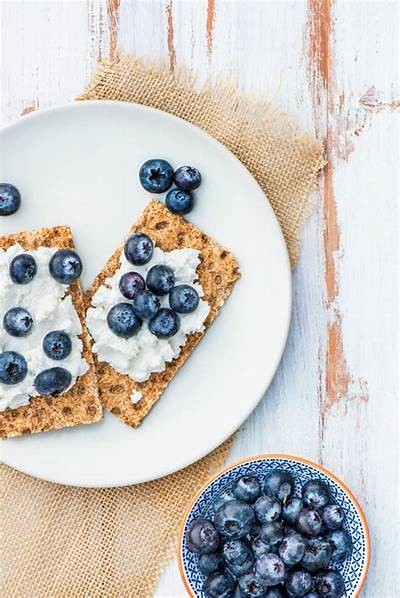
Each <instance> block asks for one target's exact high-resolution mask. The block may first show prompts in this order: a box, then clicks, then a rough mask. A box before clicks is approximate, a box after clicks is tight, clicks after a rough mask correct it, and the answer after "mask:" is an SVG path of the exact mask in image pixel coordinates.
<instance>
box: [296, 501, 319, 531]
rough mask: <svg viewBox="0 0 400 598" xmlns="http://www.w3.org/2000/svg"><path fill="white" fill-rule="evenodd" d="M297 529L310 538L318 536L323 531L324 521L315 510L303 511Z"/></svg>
mask: <svg viewBox="0 0 400 598" xmlns="http://www.w3.org/2000/svg"><path fill="white" fill-rule="evenodd" d="M297 529H298V530H299V532H301V533H302V534H307V535H308V536H318V535H319V534H320V533H321V530H322V519H321V515H320V514H319V512H318V511H316V510H314V509H307V508H305V509H302V510H301V511H300V515H299V518H298V520H297Z"/></svg>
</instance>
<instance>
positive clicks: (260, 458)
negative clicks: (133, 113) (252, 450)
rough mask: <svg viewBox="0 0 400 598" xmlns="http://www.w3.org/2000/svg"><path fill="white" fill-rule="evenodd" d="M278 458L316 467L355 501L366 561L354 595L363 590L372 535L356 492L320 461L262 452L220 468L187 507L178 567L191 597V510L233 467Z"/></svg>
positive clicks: (181, 531)
mask: <svg viewBox="0 0 400 598" xmlns="http://www.w3.org/2000/svg"><path fill="white" fill-rule="evenodd" d="M276 459H281V460H285V461H289V462H292V463H301V464H303V465H306V466H308V467H312V468H314V469H316V470H317V471H319V472H320V473H323V474H325V475H326V476H327V477H328V478H330V479H331V480H332V481H333V482H335V483H336V484H337V485H338V486H339V487H340V488H341V489H342V490H343V492H344V493H345V494H346V495H347V496H348V498H349V499H350V501H351V502H352V503H353V505H354V508H355V509H356V511H357V513H358V515H359V517H360V521H361V526H362V529H363V533H364V536H365V563H364V566H363V570H362V574H361V577H360V581H359V582H358V585H357V588H356V590H355V594H354V597H357V596H359V595H360V592H361V590H362V588H363V586H364V584H365V581H366V579H367V575H368V570H369V566H370V561H371V535H370V531H369V526H368V523H367V518H366V517H365V514H364V511H363V509H362V507H361V505H360V503H359V501H358V500H357V498H356V497H355V496H354V494H353V493H352V491H351V490H350V488H348V486H346V484H345V483H344V482H343V481H342V480H341V479H340V478H338V477H337V476H336V475H335V474H334V473H332V472H331V471H330V470H329V469H326V467H323V466H322V465H319V464H318V463H315V462H314V461H310V460H309V459H305V458H304V457H297V456H295V455H290V454H286V453H261V454H258V455H253V456H251V457H245V458H243V459H239V460H238V461H235V462H234V463H232V464H230V465H227V466H226V467H223V468H222V469H219V470H218V472H217V473H215V474H214V475H213V476H212V477H211V478H210V479H209V480H208V481H207V482H205V484H203V485H202V487H201V489H200V490H199V491H198V492H197V493H196V495H195V496H194V497H192V498H191V499H190V502H189V504H188V507H187V508H186V510H185V512H184V516H183V518H182V523H181V526H180V528H179V535H178V548H177V560H178V568H179V573H180V576H181V580H182V583H183V585H184V586H185V589H186V591H187V592H188V595H189V596H191V598H196V595H195V594H194V593H193V590H192V588H191V587H190V583H189V580H188V579H187V576H186V571H185V568H184V566H183V553H182V547H183V535H184V531H185V527H186V522H187V520H188V517H189V515H190V512H191V510H192V509H193V507H194V505H195V504H196V502H197V501H198V500H199V498H200V497H201V496H202V494H203V493H204V492H205V491H206V490H207V488H209V487H210V486H211V485H212V484H214V482H215V481H216V480H218V479H219V478H220V477H222V476H223V475H224V474H225V473H228V472H229V471H231V470H232V469H235V468H236V467H239V466H240V465H246V464H248V463H253V462H254V461H272V460H276Z"/></svg>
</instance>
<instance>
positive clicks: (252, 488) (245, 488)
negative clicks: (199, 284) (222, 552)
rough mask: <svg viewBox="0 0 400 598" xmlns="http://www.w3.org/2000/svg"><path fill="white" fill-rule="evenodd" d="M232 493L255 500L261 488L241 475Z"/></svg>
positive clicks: (238, 496) (237, 496)
mask: <svg viewBox="0 0 400 598" xmlns="http://www.w3.org/2000/svg"><path fill="white" fill-rule="evenodd" d="M175 288H179V287H175ZM174 290H175V289H174ZM233 494H234V495H235V497H236V498H238V499H239V500H244V501H245V502H250V503H252V502H255V501H256V500H257V498H258V497H259V496H260V494H261V488H260V484H259V482H258V480H257V478H254V477H252V476H243V477H242V478H240V479H239V480H238V481H237V482H236V484H235V486H234V488H233Z"/></svg>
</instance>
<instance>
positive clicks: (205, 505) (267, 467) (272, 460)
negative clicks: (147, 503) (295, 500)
mask: <svg viewBox="0 0 400 598" xmlns="http://www.w3.org/2000/svg"><path fill="white" fill-rule="evenodd" d="M274 469H284V470H287V471H290V473H291V474H292V475H293V476H294V478H295V480H296V486H295V494H296V495H300V489H301V486H302V485H303V484H304V483H305V482H306V481H308V480H310V479H311V478H318V479H321V480H323V481H324V482H325V483H326V484H328V486H329V488H330V490H331V493H332V497H333V499H334V501H335V502H336V503H337V504H338V505H340V506H341V507H342V508H343V509H344V511H345V513H346V523H345V528H346V530H347V531H348V533H349V534H350V536H351V538H352V541H353V551H352V554H351V556H350V558H348V559H347V560H346V561H345V562H344V563H340V564H338V565H337V566H336V568H337V569H338V570H339V571H340V573H341V574H342V576H343V579H344V582H345V590H346V593H345V594H344V596H345V597H346V598H350V597H353V596H355V595H357V593H358V592H359V591H360V589H361V586H362V585H363V582H364V580H365V576H366V572H367V569H368V563H369V536H368V530H367V528H366V525H365V523H364V521H363V515H362V512H361V509H360V507H359V506H358V505H356V504H355V502H353V500H352V498H351V497H350V496H349V494H348V493H347V492H346V491H345V489H344V488H343V487H342V486H341V485H340V484H339V483H338V482H337V481H336V480H335V479H333V478H332V477H330V475H329V474H328V472H324V471H321V470H320V469H319V468H318V466H317V465H315V466H314V465H313V464H312V463H308V462H304V461H303V460H296V458H295V457H289V456H288V457H268V456H266V457H262V456H261V457H259V458H255V459H254V460H249V461H248V462H245V463H243V462H242V463H239V464H237V465H233V466H232V467H231V468H230V469H229V470H228V471H225V472H223V473H222V474H221V475H220V476H219V477H218V478H217V479H215V480H214V481H212V482H211V483H210V484H209V485H208V486H207V487H206V489H205V490H204V492H203V493H202V494H201V495H200V496H199V497H198V498H197V500H196V501H195V503H194V504H193V506H192V508H191V509H190V511H189V514H188V516H187V518H186V521H185V524H184V527H183V533H182V536H181V540H180V541H181V545H180V556H181V571H182V574H183V575H184V577H185V582H186V585H187V587H188V588H190V590H191V592H192V594H193V595H194V596H196V597H198V598H206V597H205V594H204V592H203V591H202V586H203V583H204V580H205V577H204V575H203V574H202V573H201V572H200V571H199V570H198V566H197V564H198V556H197V555H195V554H193V553H192V552H190V550H188V548H187V546H186V542H185V532H186V530H187V528H188V526H189V525H190V523H191V522H192V521H193V520H194V519H197V518H198V517H205V518H210V517H212V516H213V514H214V512H213V506H212V505H213V503H214V501H215V499H216V498H217V497H218V496H220V495H221V494H222V493H223V492H226V491H229V490H230V489H231V488H232V486H233V485H234V484H235V482H236V481H237V480H238V479H239V478H241V477H242V476H245V475H246V476H251V475H252V476H256V477H258V478H260V479H262V478H263V477H264V476H266V475H267V473H269V472H271V471H272V470H274Z"/></svg>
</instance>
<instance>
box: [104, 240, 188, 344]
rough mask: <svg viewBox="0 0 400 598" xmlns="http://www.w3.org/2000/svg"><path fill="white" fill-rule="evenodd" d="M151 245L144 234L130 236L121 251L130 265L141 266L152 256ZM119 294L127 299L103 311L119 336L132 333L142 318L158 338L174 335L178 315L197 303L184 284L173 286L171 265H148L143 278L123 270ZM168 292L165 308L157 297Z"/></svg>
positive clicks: (124, 336) (140, 324) (135, 331)
mask: <svg viewBox="0 0 400 598" xmlns="http://www.w3.org/2000/svg"><path fill="white" fill-rule="evenodd" d="M153 250H154V244H153V241H152V240H151V239H150V237H149V236H148V235H146V234H145V233H135V234H133V235H131V236H130V237H129V238H128V240H127V241H126V243H125V246H124V253H125V257H126V259H127V260H128V262H129V263H130V264H133V265H134V266H143V265H145V264H147V263H148V262H149V261H150V260H151V258H152V256H153ZM119 290H120V292H121V294H122V295H123V296H124V297H126V299H129V300H130V303H127V302H123V303H117V305H114V306H113V307H112V308H111V309H110V311H109V312H108V314H107V324H108V327H109V328H110V330H112V332H114V334H116V335H117V336H121V337H122V338H130V337H131V336H134V335H135V334H136V333H137V332H138V331H139V330H140V328H141V326H142V324H143V320H148V327H149V330H150V332H151V333H152V334H154V335H155V336H157V337H158V338H162V339H166V338H170V337H171V336H173V335H174V334H176V333H177V332H178V330H179V327H180V318H179V315H178V314H188V313H191V312H193V311H195V309H197V306H198V305H199V295H198V293H197V291H196V289H194V288H193V287H191V286H190V285H188V284H180V285H176V286H175V274H174V271H173V270H172V268H170V267H169V266H165V265H163V264H158V265H155V266H152V267H151V268H150V270H149V271H148V272H147V276H146V280H145V279H144V278H143V276H142V275H141V274H139V273H138V272H135V271H130V272H126V273H125V274H123V275H122V276H121V278H120V281H119ZM165 295H168V300H169V306H170V307H169V308H168V307H161V304H160V299H159V298H160V297H162V296H165Z"/></svg>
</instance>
